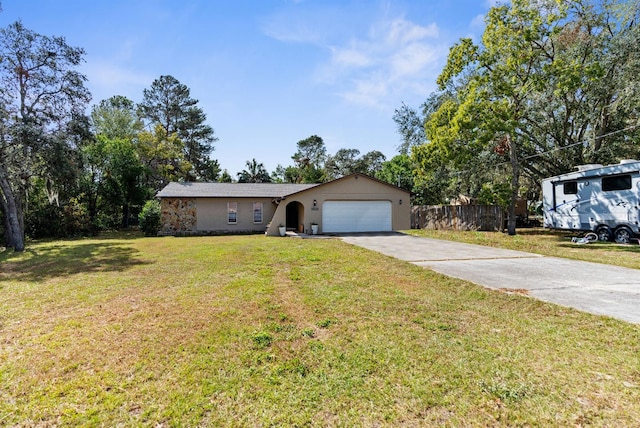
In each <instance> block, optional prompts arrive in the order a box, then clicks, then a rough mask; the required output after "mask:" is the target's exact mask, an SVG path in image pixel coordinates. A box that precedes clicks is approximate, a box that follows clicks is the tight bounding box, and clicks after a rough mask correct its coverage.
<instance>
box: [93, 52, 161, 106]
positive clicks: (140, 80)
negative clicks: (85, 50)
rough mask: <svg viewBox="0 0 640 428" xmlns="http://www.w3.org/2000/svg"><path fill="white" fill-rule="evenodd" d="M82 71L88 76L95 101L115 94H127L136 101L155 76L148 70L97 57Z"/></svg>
mask: <svg viewBox="0 0 640 428" xmlns="http://www.w3.org/2000/svg"><path fill="white" fill-rule="evenodd" d="M82 73H84V74H85V75H86V76H87V80H88V82H87V86H88V87H89V89H90V90H91V92H92V94H93V101H94V102H95V103H97V102H99V101H100V100H102V99H106V98H109V97H111V96H113V95H125V96H127V97H129V98H131V99H133V100H134V101H136V99H135V98H137V96H140V95H141V94H142V89H143V88H145V87H148V86H149V85H151V82H153V79H154V78H155V77H153V76H150V75H149V74H148V73H146V72H142V73H141V72H137V71H135V70H132V69H127V68H125V67H122V66H119V65H114V63H112V62H110V61H99V60H95V59H92V60H91V62H89V63H87V64H85V66H84V67H83V68H82ZM134 94H135V95H134ZM138 94H140V95H138Z"/></svg>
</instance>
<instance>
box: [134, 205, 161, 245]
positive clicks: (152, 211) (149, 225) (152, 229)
mask: <svg viewBox="0 0 640 428" xmlns="http://www.w3.org/2000/svg"><path fill="white" fill-rule="evenodd" d="M138 221H139V222H140V230H142V232H143V233H144V235H145V236H156V235H157V234H158V231H159V230H160V202H158V201H156V200H155V199H154V200H151V201H147V202H146V203H145V204H144V207H142V211H140V214H139V215H138Z"/></svg>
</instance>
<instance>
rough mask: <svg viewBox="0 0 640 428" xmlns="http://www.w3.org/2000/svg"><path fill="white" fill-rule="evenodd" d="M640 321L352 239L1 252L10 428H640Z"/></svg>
mask: <svg viewBox="0 0 640 428" xmlns="http://www.w3.org/2000/svg"><path fill="white" fill-rule="evenodd" d="M638 421H640V327H639V326H635V325H631V324H627V323H624V322H622V321H617V320H614V319H610V318H606V317H599V316H595V315H590V314H585V313H581V312H578V311H575V310H571V309H568V308H563V307H559V306H554V305H552V304H549V303H544V302H540V301H537V300H533V299H530V298H527V297H523V296H518V295H509V294H504V293H500V292H497V291H491V290H487V289H483V288H481V287H478V286H475V285H472V284H469V283H465V282H463V281H460V280H455V279H450V278H447V277H444V276H442V275H439V274H435V273H433V272H431V271H429V270H426V269H422V268H419V267H416V266H413V265H411V264H408V263H404V262H401V261H397V260H395V259H392V258H389V257H385V256H382V255H379V254H376V253H372V252H370V251H367V250H364V249H361V248H358V247H354V246H350V245H347V244H345V243H343V242H341V241H339V240H337V239H317V240H300V239H292V238H267V237H264V236H234V237H199V238H140V237H137V236H125V235H112V236H105V237H103V238H100V239H86V240H73V241H51V242H40V243H32V244H31V245H29V247H28V248H27V251H26V252H25V253H24V254H15V253H11V252H3V253H0V426H1V425H7V426H70V425H71V426H73V425H84V426H100V425H102V426H118V425H120V426H230V427H231V426H233V427H235V426H390V427H391V426H421V425H445V426H447V425H448V426H496V425H497V426H513V425H520V426H522V425H525V426H526V425H535V426H567V425H569V426H584V425H594V426H633V425H637V424H638Z"/></svg>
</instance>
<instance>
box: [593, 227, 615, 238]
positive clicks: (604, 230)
mask: <svg viewBox="0 0 640 428" xmlns="http://www.w3.org/2000/svg"><path fill="white" fill-rule="evenodd" d="M596 235H598V240H599V241H605V242H606V241H611V237H612V233H611V229H609V228H608V227H607V226H600V227H599V228H597V229H596Z"/></svg>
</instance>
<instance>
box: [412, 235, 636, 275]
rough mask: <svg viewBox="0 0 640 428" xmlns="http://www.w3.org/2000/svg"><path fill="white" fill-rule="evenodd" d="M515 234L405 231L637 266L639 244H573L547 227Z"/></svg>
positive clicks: (558, 255) (569, 257) (565, 256)
mask: <svg viewBox="0 0 640 428" xmlns="http://www.w3.org/2000/svg"><path fill="white" fill-rule="evenodd" d="M516 232H517V233H516V235H514V236H509V235H508V234H506V233H501V232H473V231H464V232H463V231H450V230H411V231H408V233H410V234H412V235H416V236H423V237H427V238H434V239H446V240H450V241H458V242H466V243H470V244H479V245H486V246H490V247H500V248H508V249H511V250H518V251H527V252H531V253H537V254H542V255H545V256H552V257H563V258H568V259H573V260H583V261H588V262H596V263H604V264H610V265H616V266H623V267H629V268H633V269H640V245H637V244H626V245H622V244H616V243H614V242H593V243H589V244H575V243H572V242H571V238H572V237H574V236H577V235H576V234H572V233H570V232H557V231H549V230H546V229H518V230H517V231H516Z"/></svg>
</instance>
